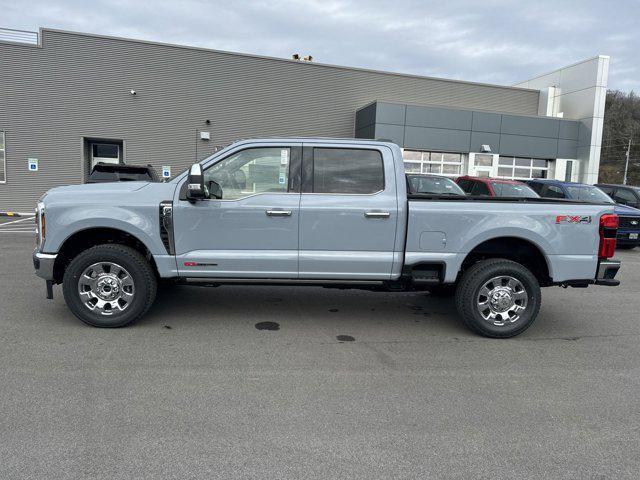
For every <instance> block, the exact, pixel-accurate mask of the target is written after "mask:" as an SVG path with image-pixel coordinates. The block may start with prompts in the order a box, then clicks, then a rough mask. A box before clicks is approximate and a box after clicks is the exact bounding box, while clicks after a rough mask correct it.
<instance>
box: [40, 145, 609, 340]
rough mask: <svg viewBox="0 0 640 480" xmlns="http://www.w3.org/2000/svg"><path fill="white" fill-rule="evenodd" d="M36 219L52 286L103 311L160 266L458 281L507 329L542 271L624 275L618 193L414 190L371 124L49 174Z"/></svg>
mask: <svg viewBox="0 0 640 480" xmlns="http://www.w3.org/2000/svg"><path fill="white" fill-rule="evenodd" d="M36 219H37V225H38V239H37V248H36V250H35V252H34V255H33V260H34V264H35V269H36V273H37V274H38V275H39V276H40V277H42V278H44V279H45V280H46V285H47V295H48V297H49V298H51V297H52V289H53V285H54V284H62V290H63V294H64V298H65V301H66V303H67V305H68V307H69V308H70V309H71V311H72V312H73V313H74V314H75V315H76V316H77V317H78V318H80V320H82V321H83V322H86V323H88V324H90V325H94V326H97V327H120V326H123V325H127V324H129V323H131V322H133V321H135V320H136V319H138V318H140V317H141V316H142V315H144V314H145V312H147V310H148V309H149V307H150V306H151V304H152V303H153V301H154V298H155V295H156V288H157V285H158V283H159V282H162V281H167V283H169V284H171V283H172V282H182V283H201V284H205V285H211V286H217V285H221V284H227V283H236V284H238V283H240V284H280V285H281V284H291V285H319V286H325V287H327V286H332V287H340V288H345V287H347V288H348V287H355V288H366V289H371V290H374V291H383V290H387V291H388V290H392V291H399V290H429V289H430V288H434V287H440V288H441V287H442V286H447V285H449V286H451V285H454V284H456V285H457V286H456V290H455V297H456V298H455V301H456V305H457V309H458V311H459V313H460V316H461V317H462V319H463V321H464V322H465V324H466V325H467V326H468V327H469V328H471V329H472V330H473V331H474V332H476V333H479V334H481V335H485V336H490V337H511V336H514V335H517V334H519V333H521V332H522V331H524V330H525V329H526V328H527V327H529V326H530V325H531V324H532V323H533V321H534V320H535V318H536V316H537V314H538V310H539V308H540V301H541V299H540V287H541V286H543V287H544V286H551V285H561V286H574V287H586V286H588V285H590V284H600V285H617V284H618V283H619V282H618V281H617V280H615V278H614V277H615V275H616V273H617V271H618V269H619V267H620V263H619V262H618V261H615V260H611V259H610V257H612V256H613V253H614V249H615V242H616V228H617V217H616V216H615V215H614V214H613V206H612V205H610V204H602V205H598V204H586V203H582V202H576V201H566V200H565V201H555V200H549V199H540V198H535V199H532V198H489V197H486V196H483V197H473V196H471V197H463V196H452V195H442V196H438V195H424V194H407V189H406V179H405V172H404V165H403V160H402V152H401V150H400V148H399V147H398V146H397V145H395V144H392V143H385V142H376V141H368V140H330V139H301V138H291V139H266V140H248V141H240V142H237V143H234V144H232V145H230V146H228V147H227V148H225V149H223V150H220V151H219V152H217V153H215V154H214V155H212V156H211V157H209V158H207V159H205V160H204V161H202V162H200V163H196V164H194V165H193V166H192V167H191V168H190V169H189V170H188V171H186V172H184V173H182V174H180V175H178V176H177V177H176V178H174V179H173V180H171V181H169V182H167V183H151V182H127V183H102V184H92V185H74V186H66V187H58V188H54V189H52V190H50V191H49V192H47V193H46V194H45V195H44V196H43V197H42V199H41V200H40V201H39V202H38V205H37V209H36ZM169 279H170V280H169Z"/></svg>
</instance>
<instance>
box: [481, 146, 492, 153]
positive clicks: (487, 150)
mask: <svg viewBox="0 0 640 480" xmlns="http://www.w3.org/2000/svg"><path fill="white" fill-rule="evenodd" d="M480 151H481V152H482V153H491V145H482V147H480Z"/></svg>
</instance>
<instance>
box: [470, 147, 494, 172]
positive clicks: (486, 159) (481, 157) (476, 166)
mask: <svg viewBox="0 0 640 480" xmlns="http://www.w3.org/2000/svg"><path fill="white" fill-rule="evenodd" d="M471 156H472V157H473V159H470V162H473V165H472V167H471V168H470V169H469V170H470V171H474V170H475V173H469V174H470V175H475V176H476V177H492V176H495V175H494V174H493V155H491V154H485V153H474V154H473V155H470V157H471Z"/></svg>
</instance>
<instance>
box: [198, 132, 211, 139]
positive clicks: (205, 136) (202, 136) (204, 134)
mask: <svg viewBox="0 0 640 480" xmlns="http://www.w3.org/2000/svg"><path fill="white" fill-rule="evenodd" d="M210 139H211V134H210V133H209V132H200V140H210Z"/></svg>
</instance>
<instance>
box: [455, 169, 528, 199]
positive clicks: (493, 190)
mask: <svg viewBox="0 0 640 480" xmlns="http://www.w3.org/2000/svg"><path fill="white" fill-rule="evenodd" d="M456 183H457V184H458V185H459V186H460V188H462V190H464V192H465V193H466V194H468V195H479V196H486V197H516V198H538V197H539V195H538V194H537V193H536V192H534V191H533V190H532V189H531V188H529V186H528V185H526V184H524V183H522V182H518V181H516V180H504V179H501V178H489V177H470V176H468V175H465V176H463V177H458V178H457V179H456Z"/></svg>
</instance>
